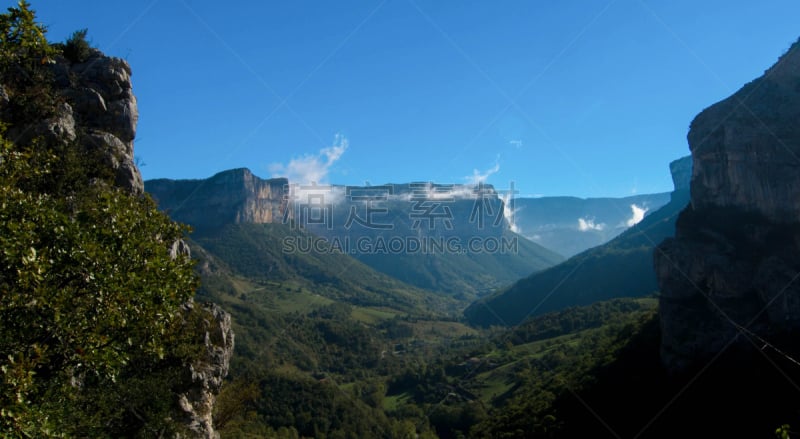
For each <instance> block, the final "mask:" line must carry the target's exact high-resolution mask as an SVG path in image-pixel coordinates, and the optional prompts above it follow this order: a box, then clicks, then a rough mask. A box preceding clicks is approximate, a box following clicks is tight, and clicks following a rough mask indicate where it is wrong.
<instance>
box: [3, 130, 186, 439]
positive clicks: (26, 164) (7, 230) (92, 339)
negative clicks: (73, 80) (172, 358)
mask: <svg viewBox="0 0 800 439" xmlns="http://www.w3.org/2000/svg"><path fill="white" fill-rule="evenodd" d="M0 157H2V158H3V160H2V163H0V249H2V252H0V292H2V295H1V296H0V365H1V366H0V367H2V369H1V370H2V376H3V382H2V387H3V391H2V396H0V398H2V400H0V405H2V407H4V415H3V418H2V419H0V422H2V425H3V427H2V428H3V431H5V432H6V433H12V432H16V434H23V433H24V432H25V431H27V429H29V428H34V427H33V426H36V425H42V427H41V428H45V429H46V428H48V425H49V424H48V422H44V423H42V422H41V420H49V423H52V424H53V425H59V424H60V423H61V422H60V419H59V418H61V417H63V413H62V414H58V412H56V413H52V412H51V410H55V408H54V407H53V404H55V403H58V404H59V405H61V406H62V407H67V406H69V405H70V401H73V402H74V401H77V399H76V398H78V399H80V398H79V395H80V394H81V393H84V392H87V390H85V387H91V386H93V385H97V386H100V387H102V386H105V385H107V384H108V383H113V382H114V381H115V380H116V379H117V378H119V377H120V376H122V375H124V374H125V373H126V372H125V370H126V367H127V366H128V365H130V364H131V363H132V362H134V361H143V359H150V360H153V361H158V360H159V359H163V358H165V356H166V355H167V354H168V350H169V348H170V345H169V343H170V342H171V341H173V340H172V339H170V334H173V336H174V331H175V328H176V327H177V326H176V325H181V324H182V322H183V319H182V316H181V315H179V313H178V311H179V305H180V304H181V303H183V302H185V301H186V300H187V299H188V298H190V297H191V296H192V294H193V291H194V288H195V282H196V281H195V276H194V274H193V272H192V263H191V261H190V260H189V259H188V258H186V257H178V258H174V259H173V258H172V257H171V256H170V254H169V251H168V243H171V242H172V241H174V240H176V239H179V238H180V237H181V236H182V235H183V233H184V229H183V228H182V227H181V226H179V225H177V224H175V223H173V222H172V221H170V220H169V219H168V218H167V217H166V216H164V215H163V214H161V213H159V212H158V211H157V210H156V209H155V206H154V205H153V203H152V202H151V201H150V200H149V199H145V198H138V197H134V196H131V195H128V194H126V193H123V192H121V191H118V190H113V189H106V188H105V187H104V186H94V187H89V188H86V189H85V190H84V191H83V192H81V193H77V194H73V195H71V196H69V197H63V196H57V195H54V194H48V193H41V192H34V191H30V190H26V188H29V187H39V186H42V185H44V186H47V183H45V181H46V180H47V179H48V178H50V176H51V175H50V174H51V173H50V172H49V170H50V169H52V168H53V167H56V166H57V163H58V162H57V159H56V158H55V157H54V156H52V155H50V154H48V153H46V152H44V151H41V150H39V149H35V148H31V149H28V150H20V149H19V148H15V147H14V145H12V144H11V143H10V142H8V141H6V140H2V145H1V149H0ZM31 163H36V164H42V165H43V166H41V167H32V166H31ZM145 362H147V361H145ZM82 387H84V389H82ZM62 410H68V409H67V408H63V409H62ZM76 410H77V411H80V410H79V409H77V408H76ZM37 428H38V427H37ZM58 431H67V430H65V429H64V426H63V425H61V428H60V429H59V430H58ZM39 433H44V431H40V432H39Z"/></svg>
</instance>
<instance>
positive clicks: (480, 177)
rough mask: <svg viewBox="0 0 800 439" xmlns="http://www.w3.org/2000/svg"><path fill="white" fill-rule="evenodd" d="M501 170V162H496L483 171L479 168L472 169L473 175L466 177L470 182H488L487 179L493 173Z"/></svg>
mask: <svg viewBox="0 0 800 439" xmlns="http://www.w3.org/2000/svg"><path fill="white" fill-rule="evenodd" d="M499 170H500V163H498V162H496V161H495V162H494V166H492V167H491V168H489V169H487V170H486V171H484V172H483V173H481V172H480V171H478V170H477V169H473V170H472V175H470V176H467V177H464V179H465V180H467V183H469V184H478V183H486V180H487V179H488V178H489V177H491V176H492V175H493V174H496V173H497V171H499Z"/></svg>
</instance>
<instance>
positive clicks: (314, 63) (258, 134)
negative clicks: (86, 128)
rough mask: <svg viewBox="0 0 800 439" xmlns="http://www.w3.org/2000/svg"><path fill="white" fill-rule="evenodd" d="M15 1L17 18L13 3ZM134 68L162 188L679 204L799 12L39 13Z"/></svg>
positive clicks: (716, 4) (405, 1)
mask: <svg viewBox="0 0 800 439" xmlns="http://www.w3.org/2000/svg"><path fill="white" fill-rule="evenodd" d="M5 3H6V4H7V5H10V4H11V3H12V2H8V1H6V2H5ZM32 5H33V8H34V9H35V10H36V11H37V13H38V17H39V20H40V21H41V22H43V23H44V24H46V25H47V26H48V27H49V37H50V39H51V40H52V41H60V40H63V39H64V38H66V37H67V36H68V35H69V34H70V33H71V32H72V31H74V30H77V29H81V28H88V29H89V39H90V41H91V42H92V43H93V44H94V45H95V46H97V47H99V48H100V49H101V50H103V51H104V52H106V53H107V54H110V55H114V56H118V57H121V58H125V59H127V60H128V62H129V63H130V64H131V66H132V69H133V84H134V93H135V94H136V96H137V98H138V103H139V111H140V118H139V129H138V134H137V140H136V145H135V148H136V155H137V156H139V157H140V159H141V160H142V161H143V162H144V163H145V166H143V167H142V173H143V175H144V177H145V179H149V178H161V177H167V178H205V177H208V176H211V175H213V174H214V173H216V172H219V171H222V170H225V169H230V168H236V167H247V168H250V169H251V170H252V171H253V172H254V173H256V174H257V175H259V176H262V177H270V176H277V175H279V174H288V175H289V176H290V177H294V178H297V179H300V178H313V179H317V180H320V181H322V182H332V183H337V184H364V183H365V182H370V183H371V184H382V183H387V182H391V183H397V182H408V181H435V182H438V183H463V182H467V181H470V180H474V179H475V178H483V177H486V179H487V181H488V182H489V183H493V184H494V185H495V186H498V187H507V186H508V185H509V182H512V181H513V182H514V185H515V188H516V189H517V190H519V191H520V193H521V195H534V194H537V195H575V196H582V197H597V196H626V195H631V194H634V193H640V194H641V193H651V192H661V191H668V190H670V189H671V180H670V177H669V172H668V167H667V165H668V163H669V162H670V161H671V160H673V159H676V158H679V157H681V156H683V155H686V154H688V146H687V144H686V133H687V130H688V126H689V123H690V122H691V120H692V118H693V117H694V116H695V115H696V114H697V113H698V112H699V111H700V110H702V109H703V108H705V107H707V106H709V105H711V104H713V103H714V102H716V101H718V100H720V99H722V98H724V97H726V96H728V95H730V94H731V93H733V92H734V91H736V90H737V89H738V88H739V87H741V86H742V85H743V84H744V83H746V82H748V81H750V80H752V79H754V78H756V77H758V76H759V75H761V74H762V73H763V72H764V70H766V69H767V68H768V67H769V66H770V65H772V64H773V63H774V62H775V61H776V60H777V58H778V56H780V55H781V54H782V53H783V52H784V51H785V50H786V49H788V47H789V45H790V44H791V43H792V42H793V41H795V40H796V39H797V37H798V36H800V26H798V25H797V17H799V16H800V3H798V2H796V1H795V0H768V1H765V2H758V4H757V2H751V1H730V0H728V1H721V0H703V1H697V0H692V1H689V0H657V1H656V0H649V1H648V0H616V1H609V0H527V1H460V2H454V1H433V0H385V1H381V0H371V1H367V0H363V1H348V0H342V1H337V2H323V1H315V2H311V1H280V2H278V1H240V2H236V3H235V6H229V5H230V3H228V5H226V3H225V2H220V1H213V2H212V1H206V0H145V1H135V2H134V1H116V0H108V1H103V2H100V1H89V0H71V1H69V2H65V1H35V0H33V1H32Z"/></svg>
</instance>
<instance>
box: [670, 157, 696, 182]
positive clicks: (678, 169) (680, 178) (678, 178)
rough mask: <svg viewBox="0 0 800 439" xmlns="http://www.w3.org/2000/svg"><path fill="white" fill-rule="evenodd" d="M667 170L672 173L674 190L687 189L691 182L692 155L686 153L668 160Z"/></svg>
mask: <svg viewBox="0 0 800 439" xmlns="http://www.w3.org/2000/svg"><path fill="white" fill-rule="evenodd" d="M669 172H670V174H671V175H672V184H673V185H674V186H675V189H674V190H676V191H684V190H685V191H688V190H689V185H690V184H691V182H692V156H690V155H687V156H685V157H681V158H679V159H678V160H673V161H672V162H670V164H669Z"/></svg>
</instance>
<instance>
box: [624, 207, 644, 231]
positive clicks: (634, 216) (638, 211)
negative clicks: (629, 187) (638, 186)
mask: <svg viewBox="0 0 800 439" xmlns="http://www.w3.org/2000/svg"><path fill="white" fill-rule="evenodd" d="M648 210H649V209H648V208H646V207H644V206H642V207H639V206H637V205H635V204H631V217H630V219H628V221H626V222H625V224H627V225H628V227H631V226H634V225H636V224H639V221H641V220H642V219H644V215H645V214H646V213H647V211H648Z"/></svg>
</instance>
